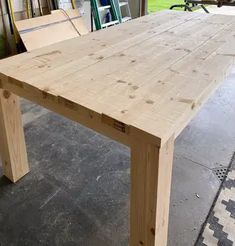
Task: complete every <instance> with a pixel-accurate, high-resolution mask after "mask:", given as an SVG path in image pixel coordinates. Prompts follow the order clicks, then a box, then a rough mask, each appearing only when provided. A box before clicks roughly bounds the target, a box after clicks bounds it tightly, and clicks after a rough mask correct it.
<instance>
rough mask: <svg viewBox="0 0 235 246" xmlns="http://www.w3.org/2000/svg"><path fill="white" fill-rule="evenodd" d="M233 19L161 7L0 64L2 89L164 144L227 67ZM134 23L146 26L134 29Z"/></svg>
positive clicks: (234, 30) (234, 32) (230, 58)
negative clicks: (105, 119) (88, 115)
mask: <svg viewBox="0 0 235 246" xmlns="http://www.w3.org/2000/svg"><path fill="white" fill-rule="evenodd" d="M158 16H159V18H158ZM158 20H159V21H158ZM234 23H235V18H233V17H231V16H221V15H220V16H215V15H205V14H198V13H196V14H195V13H190V14H189V13H178V12H174V11H172V12H169V11H166V12H163V13H160V14H156V16H155V19H154V17H153V16H146V17H143V18H140V19H139V20H136V21H133V24H132V23H124V24H122V25H120V26H119V27H118V28H116V27H114V28H110V31H109V35H107V34H108V33H106V30H102V31H99V32H97V33H93V34H91V35H87V36H83V37H82V38H79V39H74V40H69V41H65V42H62V43H59V44H56V45H55V46H56V48H54V47H53V48H54V49H52V48H51V47H50V48H48V47H46V48H43V49H41V50H37V51H35V52H32V53H30V54H27V55H22V56H18V57H15V58H14V59H12V58H11V59H10V60H9V59H7V60H6V61H5V62H0V64H1V68H0V72H1V74H0V77H1V78H2V79H3V80H4V83H2V84H3V88H6V89H10V88H12V90H13V91H14V92H17V93H18V91H19V93H20V94H21V95H27V96H28V95H33V96H32V98H33V99H34V98H35V99H34V100H35V101H37V102H38V101H39V102H43V104H47V103H48V104H50V103H53V105H56V104H57V105H58V107H59V106H60V107H68V105H69V106H70V107H71V108H73V111H74V112H78V111H79V109H80V108H85V109H86V110H87V112H90V113H93V112H95V114H96V115H97V117H98V118H99V119H102V117H103V116H107V117H108V118H110V119H112V121H113V122H120V123H122V124H123V125H126V126H128V127H127V128H128V129H138V130H139V131H141V132H143V133H144V132H145V133H148V134H149V136H155V137H157V138H158V140H159V141H158V143H161V144H163V143H164V141H167V139H169V137H170V136H171V135H175V136H177V135H178V134H179V133H180V132H181V130H182V129H183V128H184V127H185V125H186V124H187V123H188V122H189V121H190V120H191V119H192V117H193V115H194V114H195V113H196V112H197V111H198V109H199V108H200V105H201V104H202V103H203V102H204V101H205V100H206V99H207V98H208V96H209V95H210V93H211V92H212V91H214V89H215V88H217V86H218V85H219V83H220V81H222V80H223V79H224V77H225V76H226V74H227V73H228V72H229V71H230V68H231V66H233V64H234V57H233V56H232V55H231V54H229V53H228V47H230V49H231V50H233V49H234V48H235V47H234V46H235V45H234V36H235V25H234ZM137 24H141V25H143V26H145V25H146V27H147V29H146V28H143V29H142V27H141V26H140V30H141V31H140V33H139V32H138V28H139V27H138V25H137ZM153 25H154V26H153ZM117 30H119V31H120V32H121V33H122V34H123V38H124V40H123V39H122V36H118V35H117V36H115V35H116V34H115V33H116V31H117ZM112 35H114V37H117V39H115V38H110V36H112ZM101 40H102V42H103V47H102V48H101V49H100V47H101ZM75 41H76V42H75ZM112 41H113V42H114V44H112ZM81 45H84V49H82V50H81V49H80V48H79V47H80V46H81ZM93 45H95V46H93ZM96 45H97V46H96ZM68 47H69V49H68ZM78 50H79V51H78ZM90 52H92V53H90ZM78 54H79V55H80V57H79V58H78V57H77V55H78ZM21 57H22V59H21ZM214 67H220V68H221V69H218V70H216V71H215V69H214ZM30 98H31V97H30ZM62 105H63V106H62ZM48 107H51V106H50V105H49V106H48ZM63 113H64V111H63ZM78 118H79V117H76V119H77V120H78ZM79 119H80V118H79ZM102 122H103V121H102V120H101V124H98V126H97V128H98V129H100V128H103V126H102ZM103 123H105V122H103ZM87 124H88V126H89V125H90V122H88V123H87ZM101 126H102V127H101ZM108 126H109V127H111V126H113V127H114V126H115V124H108ZM92 127H93V129H94V128H96V126H95V125H92ZM104 128H105V127H104ZM125 129H126V128H125ZM116 130H117V129H116ZM128 134H132V131H131V130H130V132H128Z"/></svg>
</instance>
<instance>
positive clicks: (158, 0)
mask: <svg viewBox="0 0 235 246" xmlns="http://www.w3.org/2000/svg"><path fill="white" fill-rule="evenodd" d="M174 4H184V1H183V0H148V11H149V13H153V12H156V11H159V10H163V9H169V8H170V7H171V6H172V5H174ZM181 10H182V9H181Z"/></svg>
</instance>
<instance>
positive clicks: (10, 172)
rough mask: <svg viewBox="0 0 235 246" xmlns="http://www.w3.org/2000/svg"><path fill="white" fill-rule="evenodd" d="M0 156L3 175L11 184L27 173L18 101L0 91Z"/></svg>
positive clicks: (5, 92)
mask: <svg viewBox="0 0 235 246" xmlns="http://www.w3.org/2000/svg"><path fill="white" fill-rule="evenodd" d="M0 155H1V159H2V167H3V174H4V175H5V176H6V177H7V178H8V179H10V180H11V181H12V182H16V181H18V180H19V179H20V178H21V177H23V176H24V175H25V174H26V173H28V172H29V166H28V160H27V153H26V146H25V138H24V131H23V126H22V119H21V111H20V105H19V99H18V97H17V96H16V95H14V94H12V93H10V92H9V91H6V90H3V89H0Z"/></svg>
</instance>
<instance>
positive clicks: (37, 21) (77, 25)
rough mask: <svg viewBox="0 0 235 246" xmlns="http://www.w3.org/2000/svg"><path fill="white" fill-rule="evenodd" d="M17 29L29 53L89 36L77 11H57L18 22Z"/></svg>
mask: <svg viewBox="0 0 235 246" xmlns="http://www.w3.org/2000/svg"><path fill="white" fill-rule="evenodd" d="M15 24H16V28H17V30H18V32H19V34H20V37H21V39H22V41H23V43H24V45H25V47H26V49H27V51H31V50H35V49H38V48H42V47H45V46H48V45H51V44H54V43H58V42H61V41H64V40H67V39H71V38H75V37H78V36H82V35H85V34H87V33H88V32H89V31H88V28H87V27H86V25H85V22H84V20H83V17H82V16H81V14H80V13H79V11H78V10H77V9H71V10H66V11H65V10H63V9H59V10H55V11H52V13H51V14H50V15H45V16H40V17H37V18H31V19H27V20H21V21H17V22H16V23H15Z"/></svg>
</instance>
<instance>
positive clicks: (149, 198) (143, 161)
mask: <svg viewBox="0 0 235 246" xmlns="http://www.w3.org/2000/svg"><path fill="white" fill-rule="evenodd" d="M173 149H174V136H173V137H171V138H170V139H169V140H168V141H167V143H166V144H165V145H164V146H162V147H161V148H158V147H157V146H155V145H152V144H149V143H148V142H146V141H145V140H144V139H141V140H139V141H138V140H137V139H135V141H134V142H133V143H132V145H131V158H132V159H131V215H130V216H131V221H130V223H131V226H130V228H131V230H130V235H131V238H130V245H131V246H137V245H139V246H141V245H147V246H155V245H156V246H158V245H159V246H166V245H167V234H168V217H169V204H170V190H171V174H172V162H173Z"/></svg>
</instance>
